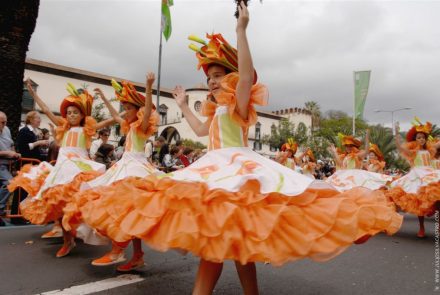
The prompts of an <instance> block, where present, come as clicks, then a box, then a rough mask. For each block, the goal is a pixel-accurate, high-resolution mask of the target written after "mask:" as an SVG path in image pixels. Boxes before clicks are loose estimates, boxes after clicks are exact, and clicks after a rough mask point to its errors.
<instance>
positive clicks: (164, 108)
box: [158, 104, 168, 125]
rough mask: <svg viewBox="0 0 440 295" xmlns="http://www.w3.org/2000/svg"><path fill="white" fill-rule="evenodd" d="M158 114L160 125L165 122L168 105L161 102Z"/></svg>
mask: <svg viewBox="0 0 440 295" xmlns="http://www.w3.org/2000/svg"><path fill="white" fill-rule="evenodd" d="M158 111H159V116H160V125H166V124H167V112H168V107H167V106H166V105H164V104H161V105H160V106H159V110H158Z"/></svg>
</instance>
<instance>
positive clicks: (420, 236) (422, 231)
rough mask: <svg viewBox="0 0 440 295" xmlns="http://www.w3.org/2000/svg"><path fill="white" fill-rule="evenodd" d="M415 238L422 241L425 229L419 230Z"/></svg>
mask: <svg viewBox="0 0 440 295" xmlns="http://www.w3.org/2000/svg"><path fill="white" fill-rule="evenodd" d="M417 237H418V238H420V239H423V238H424V237H425V229H420V230H419V232H418V233H417Z"/></svg>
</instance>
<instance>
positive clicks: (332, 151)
mask: <svg viewBox="0 0 440 295" xmlns="http://www.w3.org/2000/svg"><path fill="white" fill-rule="evenodd" d="M328 151H329V152H330V154H331V155H332V157H333V159H334V160H335V162H336V165H337V166H339V167H342V160H341V157H340V156H339V155H338V152H337V151H336V147H335V146H334V145H333V144H332V145H331V146H329V147H328Z"/></svg>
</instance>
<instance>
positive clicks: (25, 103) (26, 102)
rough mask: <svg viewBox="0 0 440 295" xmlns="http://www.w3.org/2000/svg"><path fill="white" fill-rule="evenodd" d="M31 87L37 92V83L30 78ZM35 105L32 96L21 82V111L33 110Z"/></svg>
mask: <svg viewBox="0 0 440 295" xmlns="http://www.w3.org/2000/svg"><path fill="white" fill-rule="evenodd" d="M31 85H32V88H34V90H35V92H37V88H38V84H37V83H35V82H34V81H32V80H31ZM34 107H35V102H34V98H33V97H32V96H31V95H30V93H29V90H28V89H27V87H26V84H25V83H23V96H22V100H21V108H22V112H23V113H27V112H30V111H33V110H34Z"/></svg>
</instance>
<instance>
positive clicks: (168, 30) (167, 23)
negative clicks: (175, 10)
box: [161, 0, 174, 41]
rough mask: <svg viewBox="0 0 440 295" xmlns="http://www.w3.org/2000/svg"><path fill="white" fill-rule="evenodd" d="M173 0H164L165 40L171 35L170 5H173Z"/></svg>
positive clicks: (163, 22)
mask: <svg viewBox="0 0 440 295" xmlns="http://www.w3.org/2000/svg"><path fill="white" fill-rule="evenodd" d="M173 4H174V3H173V0H162V22H161V28H162V33H163V36H164V37H165V40H167V41H168V39H169V38H170V36H171V13H170V6H173Z"/></svg>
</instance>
